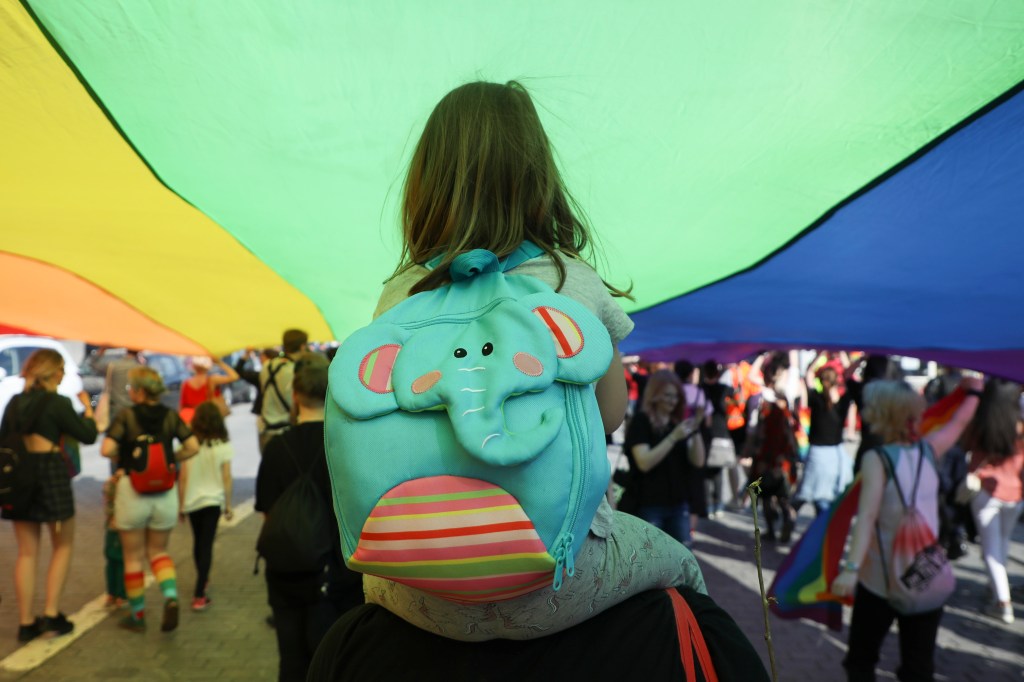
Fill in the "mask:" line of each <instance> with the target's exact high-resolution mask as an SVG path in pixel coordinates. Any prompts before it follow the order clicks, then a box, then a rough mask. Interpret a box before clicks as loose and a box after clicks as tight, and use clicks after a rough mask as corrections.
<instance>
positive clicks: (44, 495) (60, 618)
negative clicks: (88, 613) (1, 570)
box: [0, 348, 97, 642]
mask: <svg viewBox="0 0 1024 682" xmlns="http://www.w3.org/2000/svg"><path fill="white" fill-rule="evenodd" d="M21 375H22V376H23V377H25V390H24V392H23V393H21V394H19V395H16V396H14V398H12V399H11V401H10V402H9V403H7V408H6V410H4V416H3V422H2V423H0V442H2V441H3V440H5V439H6V438H7V437H8V435H9V434H11V433H17V434H20V435H22V436H23V438H24V444H25V449H26V450H28V452H29V455H30V460H29V461H30V466H31V468H32V471H33V479H34V483H35V489H34V491H33V494H32V496H31V498H30V499H29V500H28V504H27V505H25V506H24V507H23V508H20V509H4V510H3V518H5V519H8V520H10V521H13V522H14V537H15V539H16V540H17V542H18V558H17V560H16V561H15V563H14V590H15V595H16V597H17V600H18V617H19V620H18V623H19V626H20V627H19V628H18V641H19V642H27V641H29V640H32V639H35V638H36V637H38V636H39V635H41V634H42V633H44V632H49V631H52V632H56V633H57V634H58V635H65V634H67V633H69V632H71V631H72V630H73V629H74V627H75V626H74V623H72V622H70V621H69V620H68V619H67V618H65V617H64V614H63V613H61V612H60V611H59V610H58V605H59V603H60V597H61V594H62V593H63V592H64V583H65V582H66V580H67V576H68V567H69V566H70V565H71V546H72V540H73V538H74V534H75V500H74V497H73V495H72V492H71V474H70V472H69V470H68V465H67V463H66V462H65V461H64V457H63V455H62V454H61V450H60V443H61V438H62V436H65V435H67V436H70V437H72V438H74V439H76V440H79V441H81V442H83V443H95V442H96V436H97V433H96V422H95V420H94V419H93V414H92V406H91V405H90V404H89V396H88V394H86V392H85V391H82V393H81V394H79V396H78V397H79V399H80V400H81V401H82V404H83V405H85V412H84V413H83V414H82V415H81V416H79V415H78V414H77V413H76V412H75V410H74V408H73V407H72V406H71V400H70V399H69V398H67V397H65V396H62V395H58V394H57V387H58V386H59V385H60V382H61V380H62V379H63V378H64V358H62V357H61V355H60V353H58V352H57V351H55V350H50V349H48V348H42V349H40V350H37V351H36V352H34V353H32V355H30V356H29V358H28V360H27V361H26V362H25V366H24V368H23V369H22V371H21ZM44 523H45V524H46V525H47V526H48V527H49V529H50V538H51V540H52V543H53V554H52V555H51V557H50V567H49V569H48V570H47V572H46V605H45V606H44V608H43V617H42V618H35V617H34V616H33V615H32V602H33V600H34V597H35V575H36V563H37V562H38V560H39V535H40V531H41V529H42V525H43V524H44Z"/></svg>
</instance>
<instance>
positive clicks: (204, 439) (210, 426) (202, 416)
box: [192, 400, 228, 443]
mask: <svg viewBox="0 0 1024 682" xmlns="http://www.w3.org/2000/svg"><path fill="white" fill-rule="evenodd" d="M192 433H193V434H195V437H196V438H198V439H199V442H200V443H210V442H212V441H215V440H222V441H227V440H228V429H227V425H226V424H225V423H224V416H223V415H221V413H220V407H218V406H217V403H215V402H213V401H210V400H207V401H205V402H202V403H200V404H199V406H198V407H196V412H195V414H194V415H193V416H192Z"/></svg>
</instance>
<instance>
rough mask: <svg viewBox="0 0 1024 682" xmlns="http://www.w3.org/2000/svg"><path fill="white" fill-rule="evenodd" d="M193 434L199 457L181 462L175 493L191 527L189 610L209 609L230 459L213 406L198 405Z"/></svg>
mask: <svg viewBox="0 0 1024 682" xmlns="http://www.w3.org/2000/svg"><path fill="white" fill-rule="evenodd" d="M192 433H193V434H194V435H195V437H196V438H198V439H199V454H197V455H196V456H195V457H193V458H192V459H189V460H186V461H184V462H182V463H181V471H180V474H179V480H178V490H179V493H180V495H181V514H182V515H185V514H188V520H189V523H190V524H191V526H192V558H193V559H194V560H195V562H196V587H195V591H194V592H193V597H192V610H193V611H202V610H204V609H206V608H207V607H209V606H210V597H209V595H207V593H206V590H207V587H208V586H209V581H210V566H211V565H212V564H213V539H214V537H216V535H217V522H218V521H219V520H220V515H221V512H222V511H223V513H224V518H225V519H227V520H228V521H230V520H231V518H232V511H231V458H232V457H234V449H233V448H232V447H231V443H229V442H228V431H227V427H226V426H225V425H224V417H223V416H221V413H220V408H219V407H218V406H217V404H216V403H214V402H211V401H206V402H204V403H200V405H199V406H198V407H197V408H196V411H195V415H194V416H193V418H192Z"/></svg>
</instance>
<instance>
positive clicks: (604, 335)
mask: <svg viewBox="0 0 1024 682" xmlns="http://www.w3.org/2000/svg"><path fill="white" fill-rule="evenodd" d="M520 303H522V305H524V306H526V307H527V308H528V309H529V310H530V311H531V312H533V314H534V315H536V316H537V318H538V319H540V321H541V322H542V323H543V324H544V325H545V326H546V327H547V329H548V331H549V332H550V333H551V342H552V343H553V344H554V347H555V354H556V355H557V357H558V370H557V372H556V376H557V379H558V381H564V382H566V383H570V384H590V383H593V382H595V381H597V380H598V379H600V378H601V377H603V376H604V375H605V372H607V371H608V365H609V364H610V363H611V361H612V340H611V337H610V336H609V335H608V329H607V328H606V327H605V326H604V324H603V323H602V322H601V320H600V319H598V317H597V315H595V314H594V313H592V312H590V309H588V308H587V307H586V306H585V305H583V304H582V303H579V302H578V301H575V300H573V299H571V298H569V297H568V296H563V295H561V294H556V293H554V292H550V293H549V292H543V293H537V294H531V295H529V296H524V297H523V298H522V299H520Z"/></svg>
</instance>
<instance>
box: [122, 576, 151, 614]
mask: <svg viewBox="0 0 1024 682" xmlns="http://www.w3.org/2000/svg"><path fill="white" fill-rule="evenodd" d="M145 585H146V576H145V574H143V572H142V571H136V572H135V573H128V572H125V574H124V591H125V594H127V595H128V608H130V609H131V612H132V618H134V619H135V620H142V618H143V616H144V615H145V608H146V590H145Z"/></svg>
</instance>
